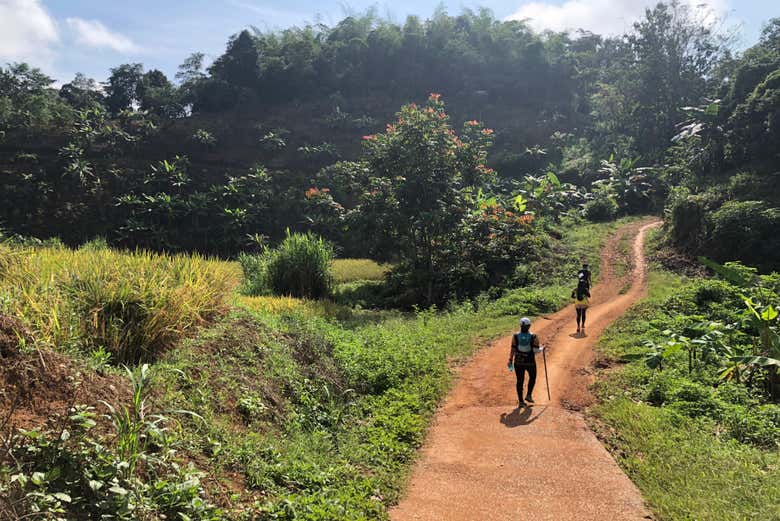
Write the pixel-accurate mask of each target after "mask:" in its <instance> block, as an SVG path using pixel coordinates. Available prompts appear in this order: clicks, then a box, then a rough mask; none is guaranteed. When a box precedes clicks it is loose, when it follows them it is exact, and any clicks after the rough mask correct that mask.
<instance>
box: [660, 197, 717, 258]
mask: <svg viewBox="0 0 780 521" xmlns="http://www.w3.org/2000/svg"><path fill="white" fill-rule="evenodd" d="M707 211H708V208H707V205H706V201H705V200H704V199H703V198H702V197H699V196H689V195H687V193H673V194H672V195H671V196H670V197H669V203H668V205H667V212H668V215H669V218H670V220H671V223H670V224H671V226H670V229H669V236H670V238H671V241H672V243H673V244H675V245H677V246H680V247H682V248H683V249H685V250H688V251H697V250H698V248H699V246H700V245H701V243H702V241H703V240H704V234H705V233H706V214H707Z"/></svg>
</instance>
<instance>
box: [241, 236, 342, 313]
mask: <svg viewBox="0 0 780 521" xmlns="http://www.w3.org/2000/svg"><path fill="white" fill-rule="evenodd" d="M239 261H240V263H241V267H242V268H243V270H244V278H245V283H244V292H245V293H247V294H249V295H263V294H269V293H270V294H274V295H280V296H291V297H297V298H309V299H319V298H323V297H327V296H329V295H330V294H331V291H332V288H333V275H332V274H331V266H332V261H333V247H332V246H331V245H330V243H328V242H327V241H325V240H323V239H322V238H320V237H317V236H315V235H313V234H310V233H289V232H288V233H287V237H286V238H285V239H284V241H282V243H281V244H280V245H279V246H278V247H277V248H275V249H269V250H266V251H265V252H264V253H263V254H261V255H259V256H250V255H243V256H241V257H240V258H239Z"/></svg>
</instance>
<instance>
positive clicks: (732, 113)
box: [0, 2, 780, 268]
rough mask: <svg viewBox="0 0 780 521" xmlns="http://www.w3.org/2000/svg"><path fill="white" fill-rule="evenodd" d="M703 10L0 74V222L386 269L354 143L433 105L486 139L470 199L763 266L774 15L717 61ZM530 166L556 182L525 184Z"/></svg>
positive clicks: (277, 40) (269, 36) (288, 40)
mask: <svg viewBox="0 0 780 521" xmlns="http://www.w3.org/2000/svg"><path fill="white" fill-rule="evenodd" d="M703 19H704V17H702V16H701V13H698V12H695V11H692V10H691V9H690V8H688V7H687V6H684V5H679V4H677V3H676V2H672V3H668V4H663V3H662V4H658V6H656V7H655V8H653V9H651V10H648V11H647V12H646V16H645V17H644V18H643V19H642V20H641V21H639V22H638V23H636V24H635V25H634V28H633V30H632V31H631V32H630V33H628V34H625V35H622V36H618V37H609V38H606V37H602V36H599V35H595V34H590V33H582V32H580V33H576V34H564V33H552V32H545V33H541V34H540V33H536V32H534V31H532V30H531V29H530V28H529V27H528V26H527V24H525V23H523V22H519V21H508V22H502V21H499V20H496V19H495V18H494V17H493V15H492V14H491V13H490V12H489V11H487V10H480V11H477V12H473V11H468V10H467V11H464V12H463V13H462V14H460V15H458V16H451V15H448V14H447V13H445V12H444V11H441V10H440V11H437V12H435V13H434V14H433V16H432V17H431V18H430V19H428V20H420V19H418V18H417V17H409V18H408V19H407V20H406V21H405V22H404V23H403V24H402V25H399V24H395V23H391V22H387V21H384V20H381V19H379V18H377V17H376V16H374V15H372V14H371V13H369V14H366V15H362V16H350V17H348V18H345V19H344V20H342V21H341V22H339V23H338V24H337V25H335V26H333V27H327V26H323V25H316V26H306V27H303V28H291V29H287V30H284V31H281V32H275V33H263V32H260V31H257V30H251V31H250V30H246V31H242V32H241V33H239V34H237V35H235V36H233V37H231V38H230V40H229V41H228V44H227V48H226V51H225V53H224V54H223V55H222V56H220V57H218V58H217V59H216V60H215V61H214V62H213V63H212V64H211V65H210V66H209V67H208V68H204V56H203V55H202V54H193V55H192V56H190V57H189V58H187V59H186V60H185V61H184V62H183V63H182V65H181V66H180V68H179V72H178V73H177V74H176V78H175V79H171V78H167V77H166V76H165V74H163V73H162V72H161V71H159V70H145V69H144V67H143V65H141V64H123V65H119V66H117V67H116V68H114V69H112V70H111V74H110V77H109V79H108V80H107V82H106V83H105V84H104V85H98V84H97V83H96V82H95V81H94V80H91V79H89V78H86V77H84V76H83V75H77V76H76V78H75V79H74V80H73V81H71V82H69V83H67V84H65V85H63V86H62V87H61V88H60V89H59V90H56V89H53V88H52V87H51V85H52V84H53V81H52V79H51V78H49V77H47V76H46V75H45V74H44V73H43V72H41V71H40V70H38V69H36V68H34V67H33V66H30V65H27V64H11V65H8V66H7V67H6V68H2V69H0V172H2V176H3V177H2V186H3V190H2V192H1V193H0V226H2V227H3V228H4V229H5V230H6V233H14V234H20V235H24V236H35V237H40V238H47V237H60V238H61V239H62V240H63V241H65V242H66V243H69V244H78V243H81V242H84V241H86V240H89V239H91V238H94V237H97V236H102V237H105V238H106V239H107V240H108V241H109V242H111V243H113V244H116V245H120V246H127V247H134V246H140V247H145V248H152V249H165V250H171V251H202V252H207V253H216V254H220V255H234V254H236V253H237V252H239V251H242V250H247V249H251V248H252V247H254V246H256V245H258V244H261V243H264V242H276V241H278V240H279V239H281V238H282V237H283V236H284V234H285V230H287V229H292V230H303V231H315V232H317V233H319V234H321V235H324V236H325V237H327V238H328V239H331V240H333V241H334V242H336V244H337V246H338V248H340V250H341V252H342V253H343V254H345V255H358V254H364V253H365V251H368V250H370V251H373V252H374V256H376V257H382V256H383V255H384V256H387V255H388V251H390V252H392V251H397V248H396V247H395V246H397V244H395V245H394V242H393V238H392V237H387V236H386V234H381V233H379V234H376V233H369V235H370V236H368V237H367V236H366V233H368V232H366V233H363V232H364V231H366V230H370V229H372V228H371V225H370V224H371V223H366V222H362V223H360V222H358V221H356V219H355V215H353V213H351V211H352V210H355V209H356V208H358V206H359V204H358V202H359V201H360V200H361V194H363V193H364V192H365V191H366V190H367V189H368V188H369V187H368V184H367V183H366V182H365V181H366V180H365V179H364V180H363V181H364V182H360V179H359V177H360V175H361V174H360V171H361V168H360V167H361V165H362V167H365V168H368V169H370V168H372V166H371V165H372V163H371V161H370V158H368V157H367V156H366V155H367V154H368V155H369V156H370V154H371V152H370V150H369V149H366V148H365V147H364V146H363V145H362V144H361V142H362V141H365V140H361V136H372V135H374V134H375V133H376V132H378V131H384V130H385V124H386V123H388V122H390V121H391V120H393V119H394V118H395V116H394V114H395V113H396V112H397V111H398V109H399V107H401V106H402V105H404V104H406V103H409V102H412V101H417V102H418V103H424V101H425V100H426V99H428V95H429V94H430V93H432V92H435V93H440V94H441V95H442V99H443V100H445V101H446V102H447V111H448V115H447V116H446V117H447V122H448V124H451V125H452V127H453V128H458V127H460V126H461V125H462V124H463V123H464V122H467V121H471V120H479V121H481V122H484V123H485V125H486V126H487V127H488V128H491V129H494V130H495V134H494V135H492V136H491V139H492V141H491V144H492V148H490V150H489V153H488V156H487V165H489V167H491V168H492V169H495V170H496V171H497V173H498V175H497V176H495V179H494V181H492V182H491V183H490V186H484V187H482V188H481V189H482V190H484V193H490V194H493V195H497V196H501V195H503V196H505V197H508V196H510V195H511V196H513V197H514V196H516V195H517V194H520V195H521V196H522V197H521V198H522V201H524V202H522V203H520V204H519V205H518V207H517V209H519V210H523V211H530V210H533V211H534V212H535V214H536V215H537V217H539V216H542V215H543V214H545V212H548V213H555V215H556V216H557V215H558V214H560V213H561V212H567V211H571V212H578V211H581V210H582V209H583V206H585V205H589V207H588V208H585V210H586V214H588V215H589V217H591V218H592V219H599V218H610V217H612V216H614V215H615V214H616V213H638V212H648V211H660V210H661V209H662V208H663V207H664V206H665V205H668V208H669V210H670V215H671V216H672V221H671V225H672V238H673V239H674V240H675V241H677V243H678V244H679V245H680V246H683V247H685V248H688V249H689V250H690V251H692V252H695V253H702V252H711V253H712V255H714V256H715V257H716V258H720V259H721V260H725V258H726V257H727V256H728V255H732V254H733V251H732V250H733V248H732V247H731V245H730V244H733V242H734V240H736V239H739V241H742V240H743V239H742V235H740V234H743V233H745V230H743V228H745V227H747V228H749V229H748V230H747V232H749V233H748V236H749V237H751V238H752V239H751V240H754V241H755V248H754V249H752V250H751V252H749V253H745V258H747V259H748V260H751V261H756V262H757V261H760V262H761V263H763V267H767V268H768V267H774V266H776V259H777V258H778V255H780V254H778V253H777V252H778V251H780V249H778V248H776V247H774V246H771V245H769V243H768V242H766V240H767V239H773V234H772V233H771V230H772V229H774V227H776V225H777V219H778V217H777V215H778V211H777V209H776V206H777V205H776V203H777V198H776V193H777V189H776V188H773V187H776V186H778V184H777V182H776V180H775V178H774V177H772V175H771V174H772V173H773V172H777V171H778V168H777V165H778V157H777V144H778V130H777V117H778V111H780V99H779V98H780V76H779V75H780V72H779V71H778V68H779V67H780V37H778V34H780V22H779V21H778V20H774V21H772V22H770V23H769V24H768V25H767V27H766V29H765V31H764V33H763V36H762V39H761V41H760V42H759V43H758V44H757V45H755V46H754V47H752V48H750V49H748V50H747V51H745V52H744V53H741V54H739V55H735V54H734V53H733V52H732V51H731V50H730V49H729V42H728V39H727V38H724V37H723V36H722V35H721V34H720V33H719V32H718V31H717V30H715V27H716V25H715V24H714V23H705V22H702V20H703ZM436 110H437V111H439V110H443V109H440V108H436ZM480 128H481V127H480ZM354 161H357V163H353V162H354ZM356 165H357V166H356ZM403 166H404V168H409V167H408V165H403ZM548 172H551V173H552V174H554V175H552V176H547V177H545V178H544V179H553V178H554V179H555V183H553V182H549V183H546V184H545V183H544V182H540V181H539V179H540V178H539V177H538V176H539V175H540V174H541V175H543V176H544V175H546V174H547V173H548ZM404 173H406V172H397V175H403V174H404ZM387 175H389V173H388V174H387ZM369 177H370V176H369ZM374 179H376V178H374ZM560 181H563V182H564V183H563V184H561V182H560ZM566 183H571V184H572V185H567V184H566ZM721 185H723V186H721ZM724 186H725V187H726V188H725V189H724V188H723V187H724ZM312 188H315V189H317V190H320V189H322V188H327V189H329V190H332V192H325V193H330V194H332V197H331V195H328V197H327V198H325V199H323V198H322V197H319V195H322V193H323V192H320V191H317V192H311V189H312ZM355 190H359V191H361V192H360V193H356V192H355ZM551 190H552V191H555V190H558V191H565V190H568V191H569V192H568V195H569V196H571V195H572V193H571V192H573V191H576V192H577V193H578V194H579V197H568V199H567V198H566V197H563V195H561V194H554V195H555V196H554V197H552V198H551V197H550V191H551ZM313 193H316V194H318V197H312V194H313ZM564 195H565V194H564ZM563 199H566V200H567V201H568V204H564V203H562V202H561V201H562V200H563ZM551 201H552V202H551ZM588 201H589V202H588ZM526 203H530V206H528V207H527V208H526V206H525V204H526ZM534 203H536V204H535V206H534ZM553 207H554V208H553ZM553 209H554V210H555V212H552V210H553ZM369 215H372V217H375V216H373V214H370V213H369ZM739 226H742V228H739ZM773 240H774V239H773ZM369 243H371V244H369ZM751 244H753V243H751ZM762 244H766V246H762ZM718 248H721V249H720V250H719V249H718ZM751 256H752V257H751Z"/></svg>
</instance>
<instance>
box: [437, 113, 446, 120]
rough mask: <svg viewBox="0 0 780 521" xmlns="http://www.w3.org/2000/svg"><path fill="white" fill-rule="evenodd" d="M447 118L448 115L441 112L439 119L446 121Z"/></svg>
mask: <svg viewBox="0 0 780 521" xmlns="http://www.w3.org/2000/svg"><path fill="white" fill-rule="evenodd" d="M446 117H447V114H445V113H444V112H439V119H444V118H446Z"/></svg>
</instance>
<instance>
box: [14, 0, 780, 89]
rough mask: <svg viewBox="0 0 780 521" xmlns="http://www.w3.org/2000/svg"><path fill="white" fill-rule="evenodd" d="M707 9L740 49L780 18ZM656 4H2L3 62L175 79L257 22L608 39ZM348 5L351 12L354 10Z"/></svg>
mask: <svg viewBox="0 0 780 521" xmlns="http://www.w3.org/2000/svg"><path fill="white" fill-rule="evenodd" d="M681 1H682V2H688V3H690V4H691V5H701V4H706V5H707V6H708V8H710V9H712V10H714V11H715V12H718V13H725V14H727V19H728V20H729V21H730V23H731V24H732V25H734V24H738V25H740V26H741V28H742V38H741V42H740V45H741V46H743V47H744V46H747V45H750V44H752V43H753V42H755V41H756V39H757V38H758V34H759V32H760V30H761V26H762V24H763V23H764V22H766V21H767V20H768V19H770V18H772V17H777V16H780V0H681ZM652 3H654V0H483V1H481V2H471V1H463V0H459V1H444V2H440V1H439V0H393V1H391V2H390V1H387V0H382V1H375V0H374V1H371V0H349V1H338V0H333V1H331V0H319V1H303V0H211V1H208V0H188V1H186V2H184V1H171V0H156V1H155V0H134V1H131V2H118V1H116V0H113V1H111V0H0V63H4V62H10V61H28V62H30V63H32V64H34V65H36V66H38V67H41V68H42V69H43V70H44V71H45V72H47V73H48V74H50V75H51V76H53V77H55V78H56V79H57V80H59V81H68V80H69V79H70V78H72V77H73V75H74V74H75V73H76V72H83V73H85V74H87V75H88V76H91V77H94V78H96V79H98V80H103V79H105V78H106V76H107V74H108V69H109V68H110V67H113V66H116V65H118V64H120V63H127V62H141V63H144V65H145V66H146V68H147V69H149V68H159V69H162V70H163V71H165V72H166V73H167V74H169V75H170V76H172V75H173V74H174V72H175V71H176V66H177V65H178V64H179V63H181V62H182V61H183V60H184V58H186V57H187V56H188V55H189V54H191V53H192V52H195V51H201V52H204V53H206V55H207V56H209V57H214V56H217V55H219V54H220V53H221V52H222V51H224V48H225V42H226V41H227V39H228V37H229V36H230V35H231V34H234V33H235V32H237V31H239V30H241V29H242V28H245V27H247V26H249V25H255V26H257V27H259V28H261V29H265V30H272V29H280V28H284V27H288V26H291V25H302V24H305V23H306V22H317V21H321V22H324V23H326V24H329V25H330V24H333V23H336V22H338V21H339V20H340V19H341V18H343V17H344V16H345V15H346V14H348V13H350V12H362V11H364V10H366V9H367V8H370V7H375V8H376V9H377V12H378V14H379V15H380V16H383V17H389V18H390V19H392V20H395V21H399V22H400V21H403V20H404V18H405V17H406V15H408V14H417V15H420V16H422V17H428V16H430V14H431V13H432V12H433V11H434V9H435V8H436V6H437V5H439V4H442V5H444V7H445V8H446V9H447V11H448V12H450V13H453V14H456V13H458V12H460V11H461V10H462V8H463V7H470V8H475V7H477V6H484V7H487V8H489V9H491V10H492V11H493V12H494V13H495V15H496V16H497V17H498V18H501V19H505V18H519V19H530V21H531V24H532V25H533V26H534V27H535V28H537V29H542V28H551V29H556V30H565V29H575V28H578V27H584V28H586V29H589V30H593V31H594V32H599V33H602V34H605V33H611V34H617V33H620V32H623V31H625V30H627V29H628V28H630V26H631V23H632V22H633V21H634V20H635V19H637V18H638V17H640V16H641V14H642V13H643V10H644V8H645V7H647V6H648V5H651V4H652ZM345 6H346V7H345Z"/></svg>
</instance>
